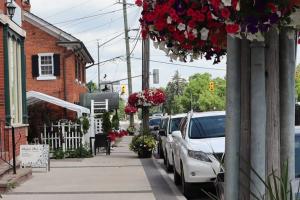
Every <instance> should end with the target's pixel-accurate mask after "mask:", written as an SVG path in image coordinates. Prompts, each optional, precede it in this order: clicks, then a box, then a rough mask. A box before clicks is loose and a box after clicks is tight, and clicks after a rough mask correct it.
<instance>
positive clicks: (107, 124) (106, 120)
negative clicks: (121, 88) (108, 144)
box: [102, 112, 112, 134]
mask: <svg viewBox="0 0 300 200" xmlns="http://www.w3.org/2000/svg"><path fill="white" fill-rule="evenodd" d="M111 129H112V125H111V121H110V114H109V112H105V113H103V115H102V131H103V133H104V134H108V132H110V131H111Z"/></svg>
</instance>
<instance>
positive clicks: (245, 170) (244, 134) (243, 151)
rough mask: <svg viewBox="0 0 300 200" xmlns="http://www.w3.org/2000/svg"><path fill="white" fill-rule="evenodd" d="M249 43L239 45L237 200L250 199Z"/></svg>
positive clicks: (245, 40) (244, 41) (244, 42)
mask: <svg viewBox="0 0 300 200" xmlns="http://www.w3.org/2000/svg"><path fill="white" fill-rule="evenodd" d="M250 58H251V52H250V42H249V41H248V40H247V39H242V44H241V138H240V173H239V175H240V177H239V199H243V200H249V199H250V177H249V174H250V163H249V161H250V144H251V117H250V116H251V112H250V91H251V87H250V81H251V61H250Z"/></svg>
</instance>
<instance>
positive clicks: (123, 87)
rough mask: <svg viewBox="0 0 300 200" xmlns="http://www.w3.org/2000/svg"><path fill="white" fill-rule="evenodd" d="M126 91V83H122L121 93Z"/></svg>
mask: <svg viewBox="0 0 300 200" xmlns="http://www.w3.org/2000/svg"><path fill="white" fill-rule="evenodd" d="M125 93H126V85H122V86H121V94H125Z"/></svg>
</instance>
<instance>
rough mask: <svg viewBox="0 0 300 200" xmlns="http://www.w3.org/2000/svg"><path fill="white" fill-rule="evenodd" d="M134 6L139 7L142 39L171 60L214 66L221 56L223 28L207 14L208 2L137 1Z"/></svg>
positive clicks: (219, 21) (223, 44) (224, 43)
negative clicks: (201, 59) (201, 60)
mask: <svg viewBox="0 0 300 200" xmlns="http://www.w3.org/2000/svg"><path fill="white" fill-rule="evenodd" d="M136 4H137V5H138V6H142V7H143V12H142V17H141V20H140V22H141V26H142V36H143V38H146V37H148V36H149V37H150V38H151V39H152V40H153V41H154V46H155V47H156V48H159V49H160V50H163V51H165V53H166V55H167V56H169V57H170V59H171V60H180V61H183V62H186V61H187V60H188V58H190V60H193V59H198V58H199V57H205V58H206V59H207V60H210V59H212V58H214V62H215V63H218V62H220V57H222V56H223V55H225V53H226V51H225V50H226V29H225V24H224V22H223V21H221V20H219V19H217V18H216V17H215V16H214V15H213V13H212V12H211V11H210V4H209V2H208V1H193V0H166V1H162V0H155V1H154V0H143V1H142V0H137V1H136Z"/></svg>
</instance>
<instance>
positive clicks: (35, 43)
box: [23, 10, 94, 118]
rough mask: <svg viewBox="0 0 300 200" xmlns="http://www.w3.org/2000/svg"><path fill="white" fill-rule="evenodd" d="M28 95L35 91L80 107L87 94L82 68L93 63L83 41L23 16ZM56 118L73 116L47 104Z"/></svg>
mask: <svg viewBox="0 0 300 200" xmlns="http://www.w3.org/2000/svg"><path fill="white" fill-rule="evenodd" d="M23 28H24V29H25V30H26V33H27V37H26V41H25V52H26V65H27V71H26V80H27V86H26V89H27V91H36V92H40V93H43V94H45V95H49V96H51V97H56V98H59V99H62V100H64V101H67V102H70V103H73V104H79V96H80V94H82V93H86V92H87V88H86V86H85V84H86V73H85V66H86V65H87V64H88V63H93V62H94V60H93V58H92V56H91V55H90V53H89V52H88V50H87V49H86V47H85V45H84V44H83V42H82V41H80V40H79V39H77V38H75V37H74V36H72V35H70V34H68V33H66V32H65V31H63V30H61V29H59V28H58V27H56V26H54V25H52V24H50V23H48V22H47V21H45V20H43V19H41V18H40V17H38V16H36V15H34V14H33V13H31V12H30V11H29V10H28V11H25V12H24V21H23ZM49 106H50V107H51V109H52V110H53V112H55V113H56V114H58V118H74V117H75V116H76V113H75V112H72V111H68V110H66V109H64V108H60V107H58V106H53V105H50V104H48V107H49Z"/></svg>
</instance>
